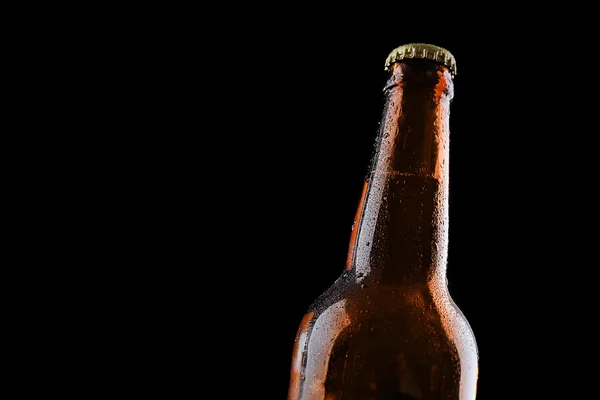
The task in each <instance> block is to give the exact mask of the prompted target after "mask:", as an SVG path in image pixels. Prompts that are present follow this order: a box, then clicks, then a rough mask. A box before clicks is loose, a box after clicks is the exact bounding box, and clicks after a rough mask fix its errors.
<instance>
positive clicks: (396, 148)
mask: <svg viewBox="0 0 600 400" xmlns="http://www.w3.org/2000/svg"><path fill="white" fill-rule="evenodd" d="M385 69H386V70H387V71H389V72H388V74H389V75H388V80H387V82H386V84H385V87H384V89H383V91H384V97H385V101H384V110H383V114H382V118H381V121H380V128H379V132H378V135H377V140H376V143H375V148H374V150H375V151H374V153H373V156H372V158H371V160H370V164H371V167H370V169H369V172H368V174H367V177H366V179H365V183H364V187H363V191H362V196H361V200H360V202H359V205H358V209H357V211H356V217H355V220H354V224H353V225H352V231H351V235H350V246H349V251H348V258H347V262H346V268H345V269H344V270H343V272H342V273H341V275H340V277H339V278H338V279H337V280H336V281H335V282H334V283H333V284H332V285H331V286H330V287H329V289H327V290H326V291H325V292H324V293H323V294H321V295H320V296H319V297H318V298H317V299H316V300H315V302H314V303H313V304H312V305H311V306H310V307H309V309H308V311H307V313H306V315H305V316H304V318H303V319H302V321H301V322H300V326H299V328H298V332H297V336H296V339H295V343H294V350H293V357H292V366H291V377H290V386H289V391H288V400H300V399H301V400H370V399H373V400H383V399H386V400H387V399H389V400H392V399H397V400H400V399H403V400H417V399H418V400H441V399H444V400H445V399H448V400H449V399H453V400H454V399H456V400H459V399H460V400H466V399H474V398H475V396H476V386H477V374H478V352H477V345H476V342H475V337H474V335H473V333H472V330H471V328H470V326H469V323H468V322H467V320H466V319H465V317H464V315H463V314H462V313H461V311H460V310H459V308H458V307H457V306H456V304H455V303H454V302H453V300H452V298H451V296H450V294H449V291H448V288H447V279H446V262H447V251H448V179H449V178H448V167H449V165H448V164H449V159H448V156H449V133H450V132H449V116H450V102H451V100H452V98H453V94H454V91H453V90H454V88H453V79H454V76H455V74H456V62H455V58H454V56H453V55H452V54H451V53H450V52H449V51H448V50H446V49H444V48H441V47H438V46H434V45H430V44H424V43H410V44H405V45H402V46H400V47H398V48H396V49H394V50H393V51H392V52H391V53H390V54H389V56H388V58H387V60H386V64H385Z"/></svg>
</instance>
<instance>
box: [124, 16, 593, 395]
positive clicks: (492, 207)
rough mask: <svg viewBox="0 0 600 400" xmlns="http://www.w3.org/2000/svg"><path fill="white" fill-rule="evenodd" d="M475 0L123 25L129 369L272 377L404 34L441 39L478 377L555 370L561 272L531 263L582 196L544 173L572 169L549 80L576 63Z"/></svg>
mask: <svg viewBox="0 0 600 400" xmlns="http://www.w3.org/2000/svg"><path fill="white" fill-rule="evenodd" d="M450 6H451V5H448V7H450ZM491 12H492V11H488V12H486V13H485V15H487V16H488V17H487V18H485V19H484V18H480V17H477V18H475V17H472V16H471V15H473V14H470V12H469V13H465V14H460V13H454V14H452V13H450V10H446V9H435V10H434V9H432V10H429V11H428V12H423V11H421V12H420V13H419V14H417V13H414V12H412V11H408V10H405V9H403V8H402V7H400V6H398V5H397V6H395V7H392V8H385V7H382V8H381V9H378V10H375V12H374V13H373V14H372V15H367V14H366V13H365V14H363V12H362V9H361V8H356V7H355V8H352V7H350V8H348V7H346V8H345V9H344V10H337V9H330V10H324V9H321V8H318V7H317V8H308V7H302V8H292V7H290V8H289V9H286V10H284V9H278V8H277V7H275V8H273V7H263V8H260V7H257V6H256V7H255V6H252V7H246V8H245V9H241V8H240V7H238V6H236V8H235V13H232V14H231V15H230V14H228V13H227V12H225V13H219V16H218V17H216V16H215V15H214V14H212V13H211V12H210V11H209V10H206V11H205V12H203V13H201V14H191V15H185V13H179V12H176V13H175V17H173V18H171V17H170V15H168V16H161V18H158V19H153V20H147V21H146V22H145V26H146V25H147V26H148V29H140V30H134V32H133V35H131V37H132V38H133V39H131V41H130V42H126V43H127V44H128V45H130V46H129V47H128V46H125V47H126V48H127V49H129V50H127V51H125V53H124V56H125V57H126V58H127V59H133V60H134V61H135V63H134V64H135V65H136V68H129V69H127V78H128V79H131V81H135V82H136V85H135V86H133V87H129V86H125V88H126V93H130V92H134V91H135V96H136V98H140V99H141V100H142V101H141V103H140V104H142V106H141V107H139V108H140V114H139V118H138V120H137V121H133V123H132V125H131V126H128V128H131V132H135V134H134V136H135V139H134V140H133V141H132V143H129V142H128V145H129V147H127V148H126V151H125V152H124V153H125V155H126V156H127V157H126V159H127V160H128V161H127V162H128V163H130V164H131V165H129V167H131V168H129V169H128V171H132V172H131V173H128V174H126V175H121V176H125V179H123V181H124V183H123V185H122V187H121V190H122V193H129V194H132V195H133V196H132V197H131V200H129V197H128V196H125V195H121V197H120V199H121V200H120V201H121V202H122V203H119V204H120V205H119V210H120V211H124V212H125V215H127V218H126V219H125V220H126V226H127V228H126V229H119V232H118V234H119V235H124V237H126V238H127V239H129V240H130V241H125V242H124V244H123V245H122V247H128V248H129V249H131V248H134V249H135V251H134V254H133V255H132V256H131V258H129V259H127V260H128V261H127V262H130V263H131V265H133V266H134V268H133V270H134V271H135V273H134V274H133V276H132V277H131V282H132V284H131V285H129V286H127V285H126V286H125V287H126V288H131V287H133V288H135V289H136V290H139V293H138V292H135V293H136V294H135V295H131V296H132V297H133V300H134V301H133V304H134V306H133V308H127V311H128V313H126V315H127V316H126V317H124V318H123V323H124V324H131V325H130V326H132V327H134V328H135V329H134V332H141V333H136V334H134V335H132V336H131V338H130V340H127V341H126V343H127V345H128V346H130V347H131V348H133V349H136V351H134V350H131V353H127V354H128V355H131V359H132V360H133V359H135V362H136V364H137V365H142V366H143V368H142V370H143V371H148V372H147V373H143V374H141V378H140V379H141V381H139V386H140V387H145V388H147V389H150V390H157V391H158V390H159V389H164V390H165V392H166V393H169V394H171V395H174V394H173V393H179V392H180V393H190V392H191V393H192V394H194V396H196V395H197V394H202V393H205V391H206V390H216V391H217V393H219V396H217V398H226V399H229V398H231V399H234V398H240V399H241V398H257V399H273V400H279V399H282V398H285V397H286V393H287V386H288V379H289V369H290V363H291V355H292V347H293V342H294V337H295V334H296V329H297V327H298V324H299V322H300V320H301V318H302V316H303V315H304V313H305V311H306V309H307V307H308V306H309V305H310V303H311V302H312V301H313V300H314V299H315V298H316V296H317V295H319V294H320V293H321V292H322V291H323V290H325V289H326V288H327V287H328V286H329V285H330V284H331V283H333V281H334V280H335V279H336V278H337V277H338V276H339V274H340V273H341V272H342V270H343V268H344V263H345V259H346V253H347V250H348V243H349V238H350V228H351V225H352V221H353V218H354V213H355V211H356V207H357V205H358V200H359V196H360V192H361V188H362V183H363V179H364V177H365V174H366V172H367V166H368V163H369V160H370V156H371V154H372V149H373V144H374V140H375V135H376V133H377V128H378V122H379V119H380V116H381V113H382V108H383V97H382V88H383V83H384V81H385V79H386V76H387V75H386V72H385V71H384V69H383V66H384V61H385V59H386V57H387V55H388V53H389V52H390V51H391V50H392V49H394V48H395V47H397V46H399V45H401V44H405V43H410V42H425V43H431V44H435V45H439V46H442V47H445V48H447V49H448V50H450V51H451V52H452V53H453V54H454V55H455V57H456V60H457V71H458V73H457V76H456V78H455V98H454V100H453V102H452V105H451V114H450V129H451V133H450V135H451V140H450V159H451V161H450V175H451V178H450V232H449V237H450V245H449V265H448V279H449V289H450V292H451V294H452V296H453V297H454V299H455V301H456V303H457V304H458V305H459V307H460V308H461V309H462V311H463V312H464V314H465V315H466V317H467V318H468V320H469V322H470V323H471V326H472V328H473V330H474V333H475V335H476V338H477V342H478V346H479V355H480V379H479V397H478V399H479V400H494V399H511V400H512V399H514V400H520V399H529V398H541V397H531V396H530V394H529V393H531V392H538V391H540V390H542V389H545V390H546V391H549V392H552V393H554V390H558V388H565V387H566V388H567V389H568V390H571V386H569V385H568V384H567V385H565V383H564V382H565V379H563V378H564V376H563V375H564V374H565V371H568V370H569V368H568V366H569V365H571V364H568V363H562V364H560V365H561V366H560V367H555V365H557V361H556V360H557V359H558V358H559V357H561V359H562V358H564V355H565V353H570V352H569V351H568V350H566V346H557V344H558V343H561V341H562V340H563V339H562V336H561V335H558V333H557V332H559V331H560V332H562V331H563V330H559V329H557V328H561V327H562V328H564V327H565V324H564V323H562V322H557V321H558V319H556V318H555V314H556V313H559V311H558V310H559V309H560V307H561V304H563V300H564V299H565V298H567V297H568V296H566V294H565V293H564V292H563V289H564V288H565V287H567V288H568V287H572V286H569V285H563V282H562V279H561V276H562V275H561V274H556V273H551V272H550V271H553V270H554V269H555V268H560V269H561V270H568V269H569V268H570V266H571V265H575V264H576V262H575V259H576V257H577V254H581V248H580V246H577V245H575V244H574V243H573V242H572V241H574V242H577V239H573V235H575V233H576V232H578V231H577V230H576V229H571V228H568V229H567V228H564V226H566V225H569V224H570V223H572V221H573V219H572V218H571V216H572V213H573V212H574V210H576V208H577V207H578V206H577V205H576V204H578V201H579V199H580V198H582V197H585V195H582V190H584V189H583V187H582V186H578V184H576V183H575V181H574V180H572V179H571V178H570V177H571V176H572V175H565V174H567V173H568V172H569V171H571V172H572V171H579V172H581V171H583V170H584V169H585V168H583V167H582V166H581V163H580V161H581V160H582V159H585V157H583V158H579V157H578V156H577V154H581V142H578V143H577V144H574V141H570V140H568V138H569V137H572V136H570V135H572V132H573V129H574V126H575V122H573V121H574V119H572V118H568V117H567V115H573V113H572V112H571V111H566V110H567V109H568V107H569V106H572V104H573V103H574V102H577V100H578V99H580V97H578V96H576V95H571V94H567V93H565V94H563V92H566V91H567V90H566V87H570V85H571V84H572V83H573V82H575V81H577V82H581V81H578V80H576V79H575V78H573V76H571V75H564V74H562V72H561V71H562V68H566V66H571V67H573V65H572V63H571V62H570V61H568V60H571V59H569V58H565V57H559V56H553V55H556V53H555V51H556V49H557V48H559V49H560V48H563V49H568V46H567V47H561V46H562V44H561V43H562V42H560V41H559V40H558V39H560V38H557V37H556V36H557V35H555V36H552V37H551V36H550V35H551V34H552V33H553V32H555V31H554V30H553V29H551V28H547V29H544V30H540V29H537V30H536V29H530V25H529V23H528V21H529V20H527V19H526V17H524V16H521V15H515V14H514V13H508V14H510V19H502V18H499V19H494V18H492V17H491V14H490V13H491ZM158 14H160V13H158ZM505 14H506V13H505ZM474 15H477V14H474ZM558 36H560V35H558ZM565 60H567V61H565ZM573 70H575V71H578V70H579V68H578V67H574V68H573ZM140 76H141V77H143V78H141V79H140V78H139V77H140ZM138 89H139V91H138ZM559 90H562V91H561V92H560V95H559V94H558V91H559ZM127 99H129V98H127ZM122 100H123V99H122V98H121V101H122ZM126 102H127V100H126ZM136 109H137V104H136ZM569 110H570V109H569ZM136 116H137V114H136ZM565 125H568V126H570V128H571V129H566V128H564V127H565ZM140 126H142V127H143V128H142V129H140ZM583 147H585V146H583ZM131 155H134V156H135V157H131ZM590 157H591V155H590ZM574 159H575V160H577V162H572V160H574ZM588 159H589V157H588ZM123 204H125V206H123ZM573 204H575V205H573ZM565 224H566V225H565ZM132 232H136V233H135V234H133V233H132ZM570 240H571V241H570ZM134 243H135V244H136V246H132V244H134ZM138 244H139V246H138ZM573 249H575V250H573ZM572 250H573V251H572ZM578 252H579V253H578ZM584 253H585V251H584ZM561 260H569V262H564V261H561ZM549 277H554V279H553V280H552V282H554V283H553V284H550V283H549V282H548V278H549ZM557 288H561V289H560V290H559V289H557ZM557 293H558V294H557ZM571 299H572V297H571ZM560 315H561V316H562V317H564V316H565V315H571V314H569V313H564V312H562V311H560ZM562 317H561V318H562ZM564 330H565V331H568V330H570V328H569V329H564ZM570 343H573V342H570ZM557 371H558V372H557ZM554 374H557V375H559V376H560V377H561V379H555V375H554ZM136 382H138V381H136ZM539 395H540V394H539V393H538V395H537V396H539ZM201 398H204V397H202V396H201ZM206 398H208V397H206ZM211 398H213V397H211Z"/></svg>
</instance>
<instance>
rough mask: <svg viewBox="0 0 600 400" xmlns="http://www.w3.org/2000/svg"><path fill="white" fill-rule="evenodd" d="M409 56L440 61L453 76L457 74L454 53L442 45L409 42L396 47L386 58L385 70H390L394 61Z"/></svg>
mask: <svg viewBox="0 0 600 400" xmlns="http://www.w3.org/2000/svg"><path fill="white" fill-rule="evenodd" d="M407 58H424V59H428V60H432V61H436V62H439V63H441V64H443V65H445V66H446V67H448V69H450V72H451V73H452V76H455V75H456V60H455V59H454V56H453V55H452V53H450V52H449V51H448V50H446V49H444V48H442V47H439V46H434V45H432V44H426V43H409V44H404V45H402V46H400V47H396V48H395V49H394V50H392V51H391V53H390V55H389V56H388V57H387V59H386V60H385V70H386V71H387V70H389V68H390V67H391V66H392V64H393V63H395V62H398V61H400V60H404V59H407Z"/></svg>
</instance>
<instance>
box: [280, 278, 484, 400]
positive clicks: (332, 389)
mask: <svg viewBox="0 0 600 400" xmlns="http://www.w3.org/2000/svg"><path fill="white" fill-rule="evenodd" d="M436 286H437V287H436ZM476 385H477V347H476V343H475V338H474V336H473V333H472V331H471V329H470V327H469V324H468V322H467V320H466V319H465V317H464V316H463V314H462V313H461V312H460V310H459V309H458V307H456V305H455V304H454V302H453V301H452V299H451V297H450V296H449V294H448V291H447V289H446V285H445V284H439V285H434V284H433V283H431V284H430V285H423V284H420V283H414V282H413V283H407V284H406V285H404V286H401V285H391V286H377V287H367V286H364V285H363V284H358V283H356V279H355V277H354V276H353V274H352V272H351V271H348V272H346V273H344V275H343V276H342V277H341V278H340V279H338V281H336V283H335V284H334V285H333V286H332V287H331V288H330V290H329V291H328V292H327V293H326V294H325V295H323V296H322V297H321V298H320V299H319V301H318V302H316V303H315V304H314V306H313V307H311V311H310V312H309V313H307V314H306V316H305V317H304V320H303V321H302V324H301V326H300V328H299V330H298V333H297V337H296V342H295V346H294V357H293V362H292V379H291V384H290V391H289V394H288V399H289V400H296V399H303V400H317V399H319V400H321V399H325V400H339V399H344V400H359V399H361V400H368V399H377V400H383V399H405V400H417V399H418V400H438V399H461V400H462V399H474V398H475V395H476Z"/></svg>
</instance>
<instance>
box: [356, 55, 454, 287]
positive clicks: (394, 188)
mask: <svg viewBox="0 0 600 400" xmlns="http://www.w3.org/2000/svg"><path fill="white" fill-rule="evenodd" d="M452 96H453V83H452V77H451V74H450V72H449V71H448V69H447V68H446V67H444V66H441V65H438V64H436V63H433V62H431V61H427V60H407V61H402V62H400V63H397V64H395V65H394V67H393V68H392V71H391V73H390V77H389V79H388V82H387V84H386V87H385V107H384V113H383V118H382V121H381V124H380V131H379V135H378V138H377V143H376V147H375V149H376V151H375V154H374V156H373V158H372V160H371V170H370V172H369V174H368V178H367V180H366V182H365V187H364V189H363V194H362V198H361V202H360V205H359V208H358V211H357V215H356V220H355V223H354V225H353V228H352V236H351V243H350V250H349V254H348V261H347V265H346V267H347V269H350V270H354V272H355V276H356V278H357V281H359V282H368V283H371V284H373V283H380V284H388V283H390V284H391V283H406V282H407V281H408V282H416V281H430V280H432V279H439V280H444V281H445V273H446V271H445V266H446V260H447V243H448V164H449V159H448V156H449V153H448V151H449V133H450V131H449V116H450V108H449V106H450V101H451V99H452Z"/></svg>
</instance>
